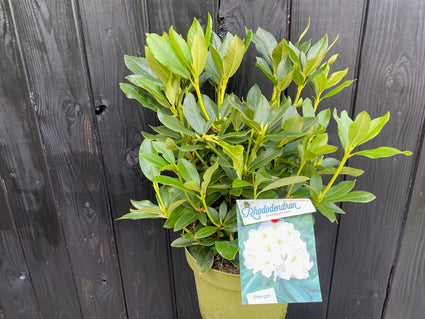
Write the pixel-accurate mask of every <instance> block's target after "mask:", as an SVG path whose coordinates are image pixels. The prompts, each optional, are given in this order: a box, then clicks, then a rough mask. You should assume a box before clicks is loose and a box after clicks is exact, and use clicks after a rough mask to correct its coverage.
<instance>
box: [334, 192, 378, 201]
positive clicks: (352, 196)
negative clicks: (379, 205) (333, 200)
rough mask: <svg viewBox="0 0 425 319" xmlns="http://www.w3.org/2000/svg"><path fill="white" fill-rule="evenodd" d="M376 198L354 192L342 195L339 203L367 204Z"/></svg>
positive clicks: (371, 195)
mask: <svg viewBox="0 0 425 319" xmlns="http://www.w3.org/2000/svg"><path fill="white" fill-rule="evenodd" d="M375 198H376V196H375V195H373V194H372V193H369V192H364V191H354V192H351V193H348V194H346V195H344V196H343V197H342V198H341V199H340V200H338V201H341V202H354V203H369V202H371V201H373V200H374V199H375Z"/></svg>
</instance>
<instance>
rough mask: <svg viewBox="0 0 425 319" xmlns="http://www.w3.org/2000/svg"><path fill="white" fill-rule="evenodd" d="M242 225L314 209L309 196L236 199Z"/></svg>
mask: <svg viewBox="0 0 425 319" xmlns="http://www.w3.org/2000/svg"><path fill="white" fill-rule="evenodd" d="M236 205H238V209H239V211H240V215H241V217H242V221H243V223H244V225H250V224H254V223H260V222H264V221H268V220H274V219H280V218H283V217H290V216H296V215H302V214H308V213H313V212H315V211H316V209H315V208H314V205H313V203H312V202H311V200H310V199H309V198H299V199H238V200H237V201H236Z"/></svg>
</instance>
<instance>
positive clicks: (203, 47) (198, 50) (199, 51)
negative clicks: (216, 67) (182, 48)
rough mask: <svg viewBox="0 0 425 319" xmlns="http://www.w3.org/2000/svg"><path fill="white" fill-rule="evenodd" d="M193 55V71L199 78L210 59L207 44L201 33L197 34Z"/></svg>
mask: <svg viewBox="0 0 425 319" xmlns="http://www.w3.org/2000/svg"><path fill="white" fill-rule="evenodd" d="M191 54H192V59H193V63H192V66H193V70H194V72H195V74H196V75H197V76H199V75H200V74H201V73H202V71H203V70H204V68H205V64H206V63H207V57H208V47H207V44H206V43H205V39H204V38H203V37H202V36H201V35H200V34H199V33H195V37H194V40H193V45H192V49H191Z"/></svg>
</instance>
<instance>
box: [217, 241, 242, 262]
mask: <svg viewBox="0 0 425 319" xmlns="http://www.w3.org/2000/svg"><path fill="white" fill-rule="evenodd" d="M215 248H216V249H217V252H218V253H219V254H220V256H221V257H223V258H225V259H227V260H233V259H235V256H236V253H237V252H238V250H239V246H238V241H237V240H233V241H217V242H216V243H215Z"/></svg>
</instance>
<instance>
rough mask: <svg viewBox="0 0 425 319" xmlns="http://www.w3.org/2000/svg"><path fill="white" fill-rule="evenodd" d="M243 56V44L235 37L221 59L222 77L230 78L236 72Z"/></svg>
mask: <svg viewBox="0 0 425 319" xmlns="http://www.w3.org/2000/svg"><path fill="white" fill-rule="evenodd" d="M244 54H245V44H244V43H243V41H242V40H241V39H240V38H239V37H238V36H237V35H235V37H234V38H233V40H232V42H231V43H230V46H229V48H228V50H227V51H226V54H225V55H224V57H223V75H224V76H225V77H226V78H230V77H231V76H232V75H233V74H235V72H236V71H237V70H238V68H239V66H240V64H241V62H242V59H243V56H244Z"/></svg>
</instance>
